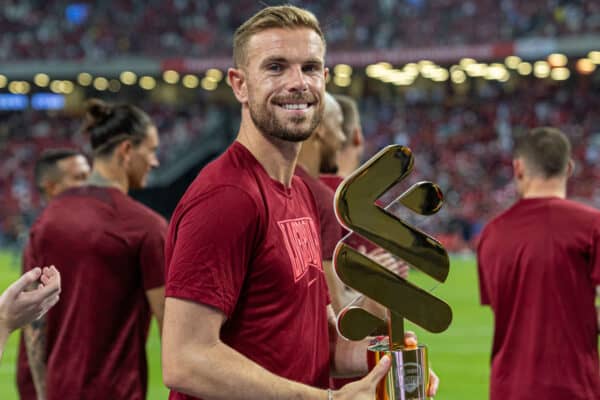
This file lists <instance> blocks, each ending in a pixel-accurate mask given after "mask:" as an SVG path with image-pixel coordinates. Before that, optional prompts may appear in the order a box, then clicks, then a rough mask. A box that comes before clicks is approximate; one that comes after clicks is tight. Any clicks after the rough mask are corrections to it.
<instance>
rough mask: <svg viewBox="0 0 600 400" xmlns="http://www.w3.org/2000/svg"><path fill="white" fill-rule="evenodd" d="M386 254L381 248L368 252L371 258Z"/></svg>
mask: <svg viewBox="0 0 600 400" xmlns="http://www.w3.org/2000/svg"><path fill="white" fill-rule="evenodd" d="M385 253H387V250H384V249H382V248H381V247H377V248H376V249H373V250H371V251H370V252H369V255H370V256H372V257H376V256H379V255H382V254H385Z"/></svg>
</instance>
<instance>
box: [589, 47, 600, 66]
mask: <svg viewBox="0 0 600 400" xmlns="http://www.w3.org/2000/svg"><path fill="white" fill-rule="evenodd" d="M588 58H589V59H590V60H592V62H593V63H594V64H596V65H598V64H600V51H596V50H594V51H590V52H589V53H588Z"/></svg>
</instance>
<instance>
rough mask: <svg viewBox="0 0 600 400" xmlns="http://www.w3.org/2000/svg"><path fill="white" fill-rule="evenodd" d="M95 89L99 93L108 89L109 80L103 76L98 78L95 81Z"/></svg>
mask: <svg viewBox="0 0 600 400" xmlns="http://www.w3.org/2000/svg"><path fill="white" fill-rule="evenodd" d="M94 88H95V89H96V90H99V91H103V90H106V89H108V79H106V78H104V77H102V76H99V77H97V78H96V79H94Z"/></svg>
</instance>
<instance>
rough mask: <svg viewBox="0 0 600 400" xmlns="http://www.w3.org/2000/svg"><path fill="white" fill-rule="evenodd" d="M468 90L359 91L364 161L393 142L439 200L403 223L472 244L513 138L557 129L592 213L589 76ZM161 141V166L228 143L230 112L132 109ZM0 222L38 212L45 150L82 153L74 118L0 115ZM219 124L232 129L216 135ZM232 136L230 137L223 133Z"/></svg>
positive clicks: (490, 208)
mask: <svg viewBox="0 0 600 400" xmlns="http://www.w3.org/2000/svg"><path fill="white" fill-rule="evenodd" d="M469 86H470V87H465V86H463V89H461V90H457V89H456V87H454V86H452V85H443V84H439V85H434V86H427V87H420V86H414V87H411V88H409V89H407V91H406V92H405V93H404V94H403V95H400V94H398V93H396V94H395V95H394V96H392V97H390V96H382V94H381V92H377V91H370V90H368V88H367V89H366V90H365V93H364V95H363V96H362V97H361V99H360V108H361V114H362V124H363V128H364V132H365V136H366V154H365V157H368V156H370V155H372V154H374V153H375V152H376V151H378V150H379V149H380V148H382V147H383V146H385V145H387V144H390V143H399V144H404V145H407V146H409V147H410V148H411V149H412V150H413V153H414V154H415V159H416V163H415V172H414V173H413V174H412V175H411V177H410V181H411V182H416V181H418V180H423V179H426V180H431V181H434V182H436V183H438V184H439V185H440V187H441V188H442V189H443V191H444V193H445V200H446V204H445V206H444V208H443V209H442V211H440V212H439V213H438V214H437V215H436V216H433V217H427V218H419V217H415V216H411V215H410V214H409V213H407V212H404V211H402V210H398V212H401V213H402V215H403V216H405V217H406V218H409V219H410V220H412V221H414V222H415V224H416V225H417V226H419V227H422V228H423V229H424V230H425V231H427V232H431V233H433V234H436V235H442V237H443V239H444V241H445V242H446V243H447V244H449V247H450V248H451V249H453V250H460V249H463V248H468V247H469V246H472V244H473V241H474V240H476V238H477V235H478V233H479V232H480V230H481V228H482V227H483V225H484V224H485V222H486V221H488V220H489V219H490V218H491V217H492V216H493V215H495V214H497V213H498V212H500V211H501V210H503V209H505V208H506V207H508V206H509V205H510V204H511V202H512V201H513V200H514V198H515V193H514V190H513V188H512V185H511V179H512V170H511V149H512V143H513V140H514V138H515V137H516V136H518V135H520V134H523V133H525V132H526V131H527V130H528V129H529V128H531V127H535V126H544V125H551V126H555V127H558V128H560V129H562V130H563V131H564V132H566V133H567V134H568V136H569V137H570V139H571V141H572V143H573V154H574V158H575V160H576V169H575V173H574V176H573V178H572V179H571V185H570V189H569V195H570V196H571V197H572V198H575V199H578V200H581V201H584V202H586V203H589V204H592V205H595V206H597V207H600V188H599V187H598V185H595V184H594V182H598V179H599V178H600V167H598V161H600V85H599V84H598V82H596V83H594V82H593V76H592V77H576V78H572V79H571V80H570V81H568V82H563V83H556V82H552V81H550V80H539V79H535V78H527V79H522V80H521V81H510V82H508V83H505V84H500V83H498V82H495V83H492V82H490V81H485V80H473V81H471V84H470V85H469ZM137 103H138V104H140V105H141V107H142V108H144V109H145V110H147V111H148V112H149V114H150V115H151V116H152V118H153V119H154V121H155V122H156V124H157V126H158V128H159V131H160V133H161V141H162V144H161V153H160V159H161V162H162V163H163V164H168V163H169V162H170V161H171V160H174V159H177V158H178V157H179V156H180V155H181V152H182V151H185V150H186V149H189V148H190V147H191V146H201V145H202V140H203V139H204V138H206V137H209V136H210V135H224V134H226V135H229V136H230V137H233V135H234V134H235V130H236V129H237V128H236V127H235V126H233V125H235V122H233V125H232V124H231V121H235V120H237V117H238V110H237V106H236V104H235V102H234V101H232V103H231V104H230V105H227V106H225V105H219V106H216V105H215V104H212V103H210V102H208V101H207V100H202V99H198V100H197V101H195V102H192V103H190V104H187V105H185V106H184V107H173V106H167V105H164V104H157V103H154V102H152V101H151V100H150V99H149V98H146V99H144V100H142V101H141V102H140V101H139V99H138V101H137ZM0 121H1V123H0V138H2V139H0V142H1V143H2V146H0V160H1V162H0V191H1V192H2V193H3V194H4V195H3V196H2V198H0V210H2V213H1V215H0V219H1V220H2V221H3V222H4V224H3V226H2V232H3V233H4V235H3V236H4V238H5V240H6V239H7V238H13V239H14V237H15V236H16V235H18V233H19V232H20V231H22V228H23V227H24V226H25V225H27V223H29V222H31V219H32V218H33V217H34V216H35V215H36V212H37V210H38V208H39V207H40V201H39V195H38V194H37V191H36V190H35V187H34V184H33V181H32V165H33V162H34V160H35V158H36V157H37V155H38V154H39V152H40V151H41V150H42V149H44V148H48V147H56V146H69V147H77V148H81V149H83V150H84V151H87V138H86V137H85V135H83V134H82V133H80V132H79V124H80V120H79V119H78V118H74V117H73V116H70V115H65V114H63V113H57V114H48V113H42V112H39V111H37V112H36V111H26V112H19V113H14V112H13V113H5V114H0ZM224 121H230V128H228V129H223V126H224ZM229 131H231V132H229Z"/></svg>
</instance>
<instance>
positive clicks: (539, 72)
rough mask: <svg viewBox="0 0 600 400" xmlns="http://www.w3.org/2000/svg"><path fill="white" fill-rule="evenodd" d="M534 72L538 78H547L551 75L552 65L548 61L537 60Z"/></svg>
mask: <svg viewBox="0 0 600 400" xmlns="http://www.w3.org/2000/svg"><path fill="white" fill-rule="evenodd" d="M533 74H534V75H535V76H536V78H547V77H548V76H550V65H548V63H547V62H546V61H536V62H535V64H533Z"/></svg>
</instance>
